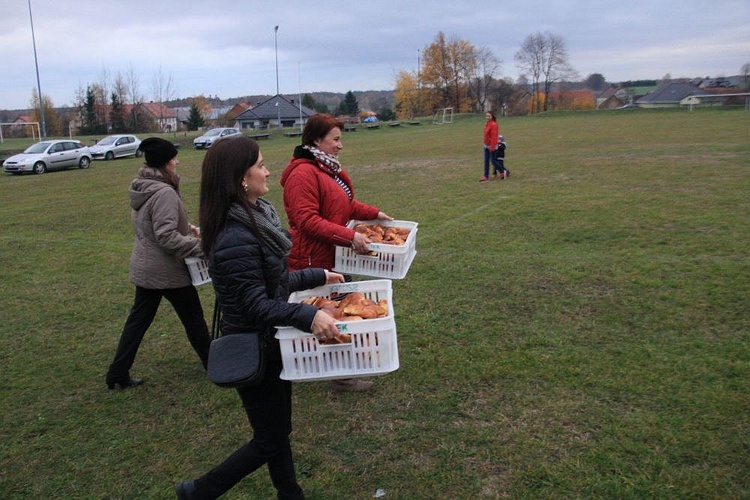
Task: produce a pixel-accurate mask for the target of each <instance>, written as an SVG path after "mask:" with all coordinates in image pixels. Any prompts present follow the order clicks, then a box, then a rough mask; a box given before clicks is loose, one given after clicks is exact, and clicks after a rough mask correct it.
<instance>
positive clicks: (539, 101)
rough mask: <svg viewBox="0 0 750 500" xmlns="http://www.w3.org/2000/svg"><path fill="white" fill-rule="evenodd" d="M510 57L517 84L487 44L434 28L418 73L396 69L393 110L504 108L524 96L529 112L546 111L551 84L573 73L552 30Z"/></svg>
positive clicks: (406, 114) (416, 112)
mask: <svg viewBox="0 0 750 500" xmlns="http://www.w3.org/2000/svg"><path fill="white" fill-rule="evenodd" d="M514 59H515V61H516V64H517V65H518V67H519V69H521V71H522V72H523V73H522V75H521V77H519V79H518V81H517V82H515V83H514V82H512V81H511V80H509V79H507V78H500V77H499V76H498V72H499V70H500V68H501V65H502V61H500V60H499V59H498V58H497V57H496V56H495V55H494V54H493V53H492V52H491V51H490V50H489V49H488V48H486V47H475V46H474V45H472V44H471V43H470V42H469V41H467V40H464V39H462V38H458V37H450V38H448V37H446V36H445V34H444V33H443V32H442V31H441V32H438V34H437V35H436V36H435V39H434V40H433V42H432V43H430V44H429V45H427V47H425V48H424V50H422V51H421V53H420V61H419V63H418V66H419V67H418V68H417V71H416V72H414V71H412V72H409V71H405V70H402V71H400V72H399V73H398V75H397V77H396V90H395V99H396V104H395V108H396V113H397V115H398V116H399V117H400V118H405V117H410V116H425V115H430V114H432V113H434V112H435V111H437V110H439V109H441V108H453V109H454V110H455V111H456V112H475V113H481V112H484V111H485V110H488V109H501V110H508V109H512V108H514V107H515V105H516V103H517V101H520V100H521V99H523V98H528V97H530V100H531V103H532V104H531V106H530V109H529V111H531V112H540V111H547V110H548V109H549V107H550V95H551V92H550V91H551V89H552V86H553V85H554V84H555V83H556V82H560V81H565V80H567V81H570V80H572V79H574V78H576V77H577V74H576V72H575V70H574V69H573V68H572V67H571V65H570V62H569V59H568V53H567V49H566V47H565V41H564V40H563V38H562V37H561V36H559V35H556V34H553V33H534V34H532V35H529V36H528V37H527V38H526V39H525V40H524V42H523V43H522V44H521V46H520V48H519V50H518V51H517V52H516V53H515V56H514ZM602 79H603V77H602ZM526 100H528V99H526Z"/></svg>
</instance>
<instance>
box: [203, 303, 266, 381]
mask: <svg viewBox="0 0 750 500" xmlns="http://www.w3.org/2000/svg"><path fill="white" fill-rule="evenodd" d="M218 311H219V303H218V301H217V302H216V304H215V306H214V323H213V324H212V325H211V337H212V338H213V340H212V341H211V346H210V348H209V351H208V370H207V372H208V379H209V380H210V381H211V382H213V383H214V384H216V385H218V386H219V387H226V388H237V387H243V386H246V385H255V384H257V383H258V382H260V381H261V380H262V379H263V376H264V375H265V372H266V357H265V352H264V343H265V342H264V339H263V337H262V336H261V334H259V333H233V334H229V335H220V336H217V332H218V330H219V326H218V324H219V315H220V313H219V312H218Z"/></svg>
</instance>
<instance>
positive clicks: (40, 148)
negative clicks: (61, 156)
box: [24, 142, 52, 155]
mask: <svg viewBox="0 0 750 500" xmlns="http://www.w3.org/2000/svg"><path fill="white" fill-rule="evenodd" d="M50 144H52V143H51V142H37V143H36V144H34V145H33V146H29V147H28V148H26V151H24V153H30V154H37V155H38V154H39V153H44V151H45V150H46V149H47V148H48V147H49V145H50Z"/></svg>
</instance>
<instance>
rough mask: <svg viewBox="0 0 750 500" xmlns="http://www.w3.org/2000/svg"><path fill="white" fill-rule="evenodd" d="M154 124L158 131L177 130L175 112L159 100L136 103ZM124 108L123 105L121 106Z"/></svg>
mask: <svg viewBox="0 0 750 500" xmlns="http://www.w3.org/2000/svg"><path fill="white" fill-rule="evenodd" d="M137 106H138V108H139V110H141V111H143V112H145V114H146V115H148V117H149V118H151V119H152V120H153V121H154V123H155V124H156V127H157V129H158V130H159V131H160V132H175V131H176V130H177V114H176V113H175V112H174V111H172V110H171V109H169V108H168V107H166V106H165V105H164V104H162V103H159V102H153V101H152V102H146V103H142V104H138V105H137ZM123 108H125V106H123Z"/></svg>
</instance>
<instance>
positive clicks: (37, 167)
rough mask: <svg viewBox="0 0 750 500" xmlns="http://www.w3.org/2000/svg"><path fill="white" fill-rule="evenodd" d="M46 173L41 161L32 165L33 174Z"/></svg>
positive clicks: (45, 166)
mask: <svg viewBox="0 0 750 500" xmlns="http://www.w3.org/2000/svg"><path fill="white" fill-rule="evenodd" d="M46 171H47V165H45V164H44V162H43V161H38V162H36V163H34V173H35V174H43V173H44V172H46Z"/></svg>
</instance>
